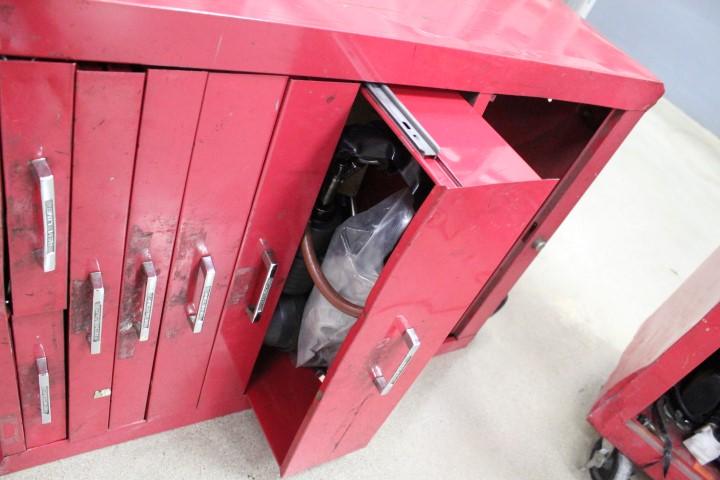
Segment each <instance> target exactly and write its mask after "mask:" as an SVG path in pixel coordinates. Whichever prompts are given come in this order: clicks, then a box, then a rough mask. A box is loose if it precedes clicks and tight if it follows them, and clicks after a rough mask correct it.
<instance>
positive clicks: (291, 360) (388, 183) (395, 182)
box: [248, 89, 555, 473]
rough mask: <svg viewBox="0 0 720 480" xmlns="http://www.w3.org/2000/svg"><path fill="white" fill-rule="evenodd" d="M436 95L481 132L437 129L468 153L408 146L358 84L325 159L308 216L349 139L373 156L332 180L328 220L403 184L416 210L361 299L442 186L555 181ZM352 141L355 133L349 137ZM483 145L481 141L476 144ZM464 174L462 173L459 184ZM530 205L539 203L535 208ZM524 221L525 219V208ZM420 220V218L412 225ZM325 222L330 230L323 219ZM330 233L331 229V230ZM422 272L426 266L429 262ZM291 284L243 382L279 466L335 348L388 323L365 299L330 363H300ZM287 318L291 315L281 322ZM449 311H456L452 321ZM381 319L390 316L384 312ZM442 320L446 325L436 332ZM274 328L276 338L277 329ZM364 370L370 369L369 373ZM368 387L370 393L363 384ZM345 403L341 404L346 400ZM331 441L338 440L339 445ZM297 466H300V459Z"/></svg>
mask: <svg viewBox="0 0 720 480" xmlns="http://www.w3.org/2000/svg"><path fill="white" fill-rule="evenodd" d="M393 90H395V89H393ZM398 91H401V92H402V94H398V96H399V97H401V98H402V99H403V101H406V102H412V98H410V97H411V96H412V95H413V92H410V91H405V90H402V89H398ZM423 95H424V94H423ZM433 95H434V94H432V93H431V94H430V97H431V98H432V97H433ZM425 98H427V97H425ZM437 101H438V102H439V103H438V104H439V105H442V106H443V107H444V108H446V110H445V111H446V113H447V114H448V115H452V116H453V118H455V119H456V120H457V121H458V122H459V124H458V126H459V128H464V129H465V130H466V131H470V132H477V134H478V135H480V136H481V139H482V141H483V142H487V143H486V144H483V143H482V142H479V143H478V144H473V143H472V142H468V141H466V140H464V139H458V138H457V136H455V137H453V135H449V134H447V135H446V134H444V133H443V132H438V137H439V138H440V139H441V140H440V142H441V145H445V146H446V148H447V151H450V150H451V149H450V148H449V147H447V146H448V145H450V144H451V142H456V143H454V144H453V145H455V146H456V148H455V149H453V150H452V151H453V152H455V153H457V152H472V154H473V155H475V157H473V158H470V159H465V158H457V159H456V160H457V161H454V160H453V159H450V160H449V161H447V162H443V159H442V158H441V157H437V156H436V157H433V158H428V157H427V156H424V155H422V154H421V153H420V152H419V151H417V150H416V149H414V147H413V144H412V142H411V141H409V139H408V138H407V137H406V136H404V134H403V130H402V125H398V124H396V123H393V122H392V121H391V120H390V119H389V117H388V115H387V112H386V111H385V110H383V108H382V106H381V105H379V104H378V103H377V102H376V101H375V99H374V98H373V97H372V95H369V94H368V91H367V89H363V90H361V92H360V94H359V95H358V97H357V98H356V101H355V104H354V106H353V108H352V111H351V113H350V115H349V118H348V122H347V127H346V129H345V131H344V134H343V136H342V137H341V140H340V143H339V146H338V149H337V150H336V155H335V158H334V161H333V163H332V164H331V167H330V170H329V172H328V175H327V177H326V180H325V182H324V184H323V187H322V189H321V191H320V193H319V195H318V200H317V201H316V205H315V213H314V215H318V210H320V214H323V212H324V211H323V209H326V208H327V205H324V200H323V199H324V197H325V196H326V195H327V192H328V190H329V189H330V188H334V187H331V185H333V182H334V178H335V177H334V175H336V174H337V172H338V171H339V170H340V169H341V168H346V167H340V166H339V164H340V163H342V162H343V159H342V157H343V152H345V153H346V152H347V151H348V149H349V147H353V148H355V150H354V151H358V150H359V151H362V152H372V153H373V154H374V155H375V157H377V158H375V157H372V155H370V154H368V155H367V157H365V158H364V159H362V161H361V163H363V165H362V166H361V167H360V169H359V170H358V172H361V173H359V174H358V175H359V176H360V179H353V178H351V177H352V176H348V177H347V179H346V180H345V181H344V182H343V185H342V186H341V187H339V188H338V190H337V192H338V193H337V195H336V196H335V203H334V206H333V208H334V209H335V211H336V215H337V216H339V217H340V218H339V219H338V218H335V219H334V221H335V222H336V223H335V224H334V226H336V225H337V224H338V223H339V222H341V221H344V220H345V219H346V218H349V217H350V216H351V215H352V212H353V211H355V212H363V211H366V210H367V209H369V208H371V207H373V206H374V205H377V204H378V203H379V202H380V201H382V200H383V199H385V198H387V197H388V196H389V195H391V194H393V193H395V192H397V191H398V190H401V189H409V191H410V192H411V193H412V204H413V210H414V211H415V212H416V213H415V217H413V219H412V220H411V221H410V224H409V225H408V227H407V229H406V230H405V233H403V235H402V236H401V238H400V240H399V242H398V245H403V247H402V248H401V247H399V246H398V247H396V248H395V249H394V250H392V252H391V253H390V254H389V255H388V256H387V257H386V260H385V267H384V268H383V270H382V271H381V272H380V276H379V278H378V279H377V283H376V284H375V287H373V289H372V291H371V292H370V294H369V296H368V304H367V305H369V304H370V303H371V302H372V301H373V300H376V299H377V298H378V297H379V296H381V295H382V292H381V291H380V290H381V289H382V287H379V286H380V285H383V286H386V285H387V284H388V282H391V281H392V276H390V274H387V273H386V269H387V268H389V267H388V265H391V264H392V265H393V266H396V265H397V263H398V262H399V257H401V256H402V255H405V254H406V253H407V248H408V246H414V245H415V244H414V243H413V241H412V240H411V239H412V236H413V235H415V234H416V233H417V230H418V229H419V228H427V223H425V222H426V220H427V218H428V216H429V214H428V212H429V211H430V210H432V209H433V208H434V203H436V202H437V199H438V198H439V196H440V195H441V192H445V191H448V190H457V191H460V190H463V191H465V190H467V191H475V192H477V191H479V189H483V188H493V187H501V188H506V187H508V186H510V187H509V188H510V190H512V188H515V187H514V186H515V185H517V188H518V189H521V188H523V187H525V186H527V185H533V186H538V185H542V188H543V193H542V195H541V196H542V198H545V197H544V195H546V194H547V193H548V192H549V190H550V189H551V188H552V186H554V184H555V182H554V180H544V179H543V178H542V177H541V176H540V175H538V174H537V173H536V172H535V171H534V170H533V169H532V168H530V167H529V166H528V164H527V163H525V161H524V160H523V159H522V158H521V157H520V156H519V155H517V153H516V152H514V150H513V149H512V148H511V147H510V146H509V145H507V143H506V142H504V141H503V140H502V138H501V137H500V136H499V135H498V134H497V133H496V132H495V131H494V130H493V129H492V128H491V127H489V126H488V125H487V123H486V122H485V121H484V120H483V119H482V117H481V116H480V114H479V113H477V112H476V111H474V110H473V108H472V106H471V105H470V104H469V103H468V102H467V101H465V100H464V99H463V98H462V97H461V96H460V95H459V94H457V93H455V92H448V93H447V94H443V95H441V98H440V99H439V100H437ZM425 112H427V110H425ZM357 132H360V133H363V132H364V135H365V137H363V136H362V135H360V137H361V140H358V138H356V137H355V136H353V135H354V133H357ZM446 133H447V132H446ZM373 135H375V136H376V137H377V138H375V139H374V140H373V142H371V141H370V140H369V138H371V137H372V136H373ZM363 138H364V140H363ZM381 139H382V140H381ZM356 140H357V142H355V144H354V145H353V142H354V141H356ZM476 140H477V138H476ZM463 143H464V144H465V145H463ZM483 145H485V148H484V147H483ZM388 152H390V153H388ZM382 155H386V156H387V157H392V160H390V161H389V162H388V161H387V159H382V158H381V157H382ZM463 160H467V161H468V162H469V161H472V162H474V163H475V165H476V166H477V170H476V172H470V173H468V171H467V170H462V168H461V167H465V166H467V165H469V163H463ZM386 163H388V164H389V165H390V167H389V168H387V166H386V165H385V164H386ZM441 164H442V165H441ZM454 169H456V170H454ZM483 169H484V170H483ZM477 172H481V174H477ZM456 173H457V174H456ZM346 182H347V183H346ZM464 182H467V185H465V184H464ZM343 192H350V193H349V194H346V193H343ZM508 198H509V197H508ZM511 201H512V200H510V202H511ZM430 204H433V205H430ZM537 206H539V204H537V205H536V206H535V207H537ZM461 207H462V204H461V203H460V204H458V209H461ZM535 207H533V208H535ZM503 208H505V206H498V210H497V212H496V215H504V213H502V209H503ZM533 212H534V210H533ZM326 217H332V215H330V214H326ZM527 220H529V217H528V219H527ZM314 221H315V218H311V220H310V223H309V225H310V228H311V229H312V228H313V226H314V224H313V222H314ZM525 221H526V220H523V224H522V225H523V227H518V228H524V222H525ZM421 223H422V225H420V224H421ZM329 229H330V230H332V226H331V227H329ZM519 233H520V230H518V231H517V232H516V233H514V234H513V235H519ZM330 234H332V231H331V232H330ZM329 236H330V235H328V236H327V237H329ZM327 237H326V238H325V239H324V240H322V239H320V241H316V242H315V243H316V245H315V246H316V247H317V248H316V251H317V254H318V256H319V257H320V258H322V256H323V253H324V249H325V248H327V243H328V242H329V241H330V240H329V238H327ZM406 237H409V238H406ZM512 238H513V240H512V241H515V240H514V239H515V237H514V236H513V237H512ZM503 251H504V250H503ZM436 253H438V258H442V257H441V256H440V254H439V252H436ZM425 259H426V262H425V263H427V264H428V265H431V264H432V259H431V258H429V256H426V257H425ZM302 262H303V260H302V258H301V255H300V254H298V255H297V256H296V263H298V264H299V265H302ZM427 271H428V272H430V271H432V268H431V267H430V266H428V268H427ZM395 275H397V271H394V272H393V276H395ZM304 281H305V284H306V285H307V284H309V285H310V288H312V280H311V279H310V278H309V276H307V275H306V276H305V278H304ZM299 283H301V281H300V280H298V278H295V275H294V274H293V272H292V271H291V273H290V274H289V275H288V281H287V283H286V284H285V290H284V294H283V296H282V297H281V299H280V302H279V303H278V308H277V309H276V311H275V314H274V318H273V320H275V321H274V322H271V324H270V328H269V330H268V334H267V336H266V346H265V347H264V348H263V350H262V351H261V354H260V356H259V359H258V361H257V363H256V366H255V370H254V372H253V377H252V379H251V381H250V385H249V388H248V395H249V398H250V401H251V403H252V405H253V408H254V409H255V411H256V414H257V416H258V418H259V420H260V423H261V425H262V427H263V429H264V430H265V433H266V436H267V438H268V441H269V443H270V446H271V448H272V450H273V452H274V454H275V456H276V458H277V460H278V463H280V464H281V470H282V471H283V472H284V473H290V472H295V471H297V469H296V467H295V466H289V462H291V461H292V456H293V454H294V452H296V451H297V449H298V448H301V446H300V443H301V441H302V440H301V439H300V437H301V436H302V435H303V434H304V432H305V431H306V429H307V427H308V423H309V422H311V421H312V420H313V416H314V415H316V414H317V411H318V407H317V405H318V402H320V401H321V400H322V398H323V397H324V396H325V395H326V394H327V392H328V385H330V384H331V383H332V382H333V381H336V382H342V380H337V379H338V378H339V377H342V376H343V375H341V374H340V373H339V372H340V371H341V370H343V369H344V365H343V364H344V363H345V362H346V360H347V359H348V357H349V356H350V354H347V355H344V354H346V353H347V352H348V350H349V349H350V347H349V345H348V342H353V341H357V338H359V336H360V335H359V331H360V330H362V329H368V328H373V329H375V330H382V329H383V328H388V327H387V326H385V327H384V326H377V325H369V323H370V322H384V321H385V320H384V319H382V318H381V317H382V316H377V318H376V317H373V316H372V314H371V313H369V312H368V311H367V306H366V307H365V309H364V310H363V313H362V314H361V315H360V317H359V320H358V321H357V322H355V323H354V324H353V326H352V327H351V328H350V331H349V333H348V337H347V340H346V341H345V342H344V343H343V344H342V345H341V346H340V347H339V353H338V354H337V357H335V359H334V360H332V361H331V362H330V363H329V365H315V364H312V365H310V366H309V367H297V366H296V364H297V360H298V354H297V340H296V335H297V329H299V328H300V326H299V325H300V323H301V321H300V318H302V313H303V310H304V309H305V308H306V305H307V304H306V303H305V302H306V299H307V296H308V295H309V293H308V292H309V290H308V291H307V292H305V293H304V294H302V295H299V294H298V292H297V288H296V287H297V286H298V284H299ZM300 290H302V289H300ZM288 291H293V294H292V295H291V294H288ZM475 292H476V290H475ZM417 295H418V297H417V302H422V300H423V295H424V294H423V293H422V292H418V293H417ZM466 306H467V305H465V307H466ZM462 311H464V310H458V316H457V318H459V315H460V314H461V313H462ZM278 318H281V320H282V321H284V322H285V324H284V325H285V327H286V328H280V327H279V326H278V325H277V323H276V321H277V319H278ZM288 318H292V319H293V320H292V321H288ZM457 318H455V321H456V320H457ZM430 322H432V320H430ZM442 323H443V322H442V321H441V320H440V319H438V320H437V328H438V330H437V332H435V334H436V335H437V336H438V337H437V338H438V339H439V340H438V345H439V343H441V342H442V340H443V339H444V338H445V337H446V336H447V334H448V333H449V332H450V329H451V328H452V326H453V325H454V323H449V324H448V325H447V326H446V327H445V326H444V325H443V324H442ZM389 324H390V321H389V320H388V325H389ZM293 328H294V329H295V330H293ZM444 328H446V330H447V331H444V330H443V329H444ZM283 335H285V337H284V338H280V337H282V336H283ZM388 342H389V345H390V347H391V348H389V351H390V353H388V354H387V355H385V356H384V358H383V361H384V362H385V364H386V365H387V370H391V369H393V366H395V368H399V369H400V370H402V368H403V367H401V365H402V362H403V352H404V349H403V338H402V336H399V335H398V336H395V337H394V338H392V339H390V340H388ZM430 345H432V341H430V343H429V345H428V347H427V348H432V347H431V346H430ZM435 348H437V346H436V347H435ZM433 353H434V351H433ZM430 356H431V355H430ZM418 368H419V367H418ZM368 377H370V375H369V374H368ZM408 381H410V380H408ZM336 388H339V389H342V388H343V387H342V386H336ZM352 388H354V387H353V386H348V389H350V390H351V389H352ZM373 390H374V388H373ZM370 395H373V394H372V392H371V393H370ZM398 400H399V398H395V399H393V400H392V402H397V401H398ZM348 408H350V407H349V406H348ZM382 420H383V418H381V419H380V421H382ZM327 422H329V423H328V426H327V427H328V429H330V430H332V429H337V428H341V427H339V426H337V425H333V424H332V422H333V420H332V419H328V420H327ZM372 428H373V427H369V430H372ZM340 450H342V448H340V449H339V450H338V452H340ZM325 453H326V454H327V455H328V456H329V457H330V458H332V457H333V456H337V454H336V453H335V452H325ZM304 467H307V465H305V466H304Z"/></svg>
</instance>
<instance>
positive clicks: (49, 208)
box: [30, 158, 57, 272]
mask: <svg viewBox="0 0 720 480" xmlns="http://www.w3.org/2000/svg"><path fill="white" fill-rule="evenodd" d="M30 163H31V164H32V167H33V170H34V171H35V176H36V177H37V179H38V186H39V188H40V203H41V209H42V219H43V251H42V265H43V272H52V271H53V270H55V250H56V244H57V242H56V240H57V238H56V236H57V228H56V226H55V223H56V221H55V178H54V177H53V174H52V171H51V170H50V166H49V165H48V163H47V159H46V158H38V159H35V160H33V161H32V162H30Z"/></svg>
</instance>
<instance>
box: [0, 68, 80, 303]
mask: <svg viewBox="0 0 720 480" xmlns="http://www.w3.org/2000/svg"><path fill="white" fill-rule="evenodd" d="M74 77H75V66H74V64H68V63H45V62H23V61H9V62H8V61H5V62H0V117H1V118H0V122H2V153H3V155H2V157H3V159H2V161H3V174H4V182H5V198H6V202H5V203H6V221H7V231H8V246H7V247H8V254H9V255H8V259H7V262H8V264H9V270H10V282H11V285H12V292H11V296H12V311H13V314H15V315H31V314H37V313H42V312H55V311H60V310H63V309H64V308H65V307H66V305H67V248H68V210H69V198H70V163H71V162H70V157H71V152H72V148H71V137H72V122H73V91H74Z"/></svg>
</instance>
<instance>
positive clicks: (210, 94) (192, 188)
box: [148, 74, 287, 418]
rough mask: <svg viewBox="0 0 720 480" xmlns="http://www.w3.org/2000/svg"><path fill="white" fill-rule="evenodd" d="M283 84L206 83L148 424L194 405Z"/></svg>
mask: <svg viewBox="0 0 720 480" xmlns="http://www.w3.org/2000/svg"><path fill="white" fill-rule="evenodd" d="M286 81H287V79H286V78H285V77H274V76H260V75H234V74H210V75H209V77H208V81H207V86H206V89H205V96H204V100H203V106H202V112H201V114H200V121H199V124H198V131H197V134H196V138H195V147H194V150H193V155H192V159H191V163H190V171H189V174H188V180H187V185H186V188H185V196H184V199H183V206H182V212H181V214H180V224H179V225H180V226H179V228H178V233H177V239H176V241H175V246H174V253H173V260H172V266H171V269H170V274H169V279H170V280H169V282H168V288H167V293H166V301H165V305H164V307H163V317H162V325H161V330H160V339H159V341H158V348H157V355H156V360H155V367H154V371H153V380H152V389H151V393H150V401H149V405H148V417H149V418H152V417H155V416H161V415H167V414H172V413H174V412H178V411H185V410H187V409H190V408H195V407H196V406H197V403H198V400H199V397H200V390H201V387H202V383H203V379H204V376H205V371H206V368H207V364H208V359H209V357H210V351H211V349H212V344H213V341H214V339H215V333H216V331H217V325H218V321H219V317H220V312H221V309H222V306H223V304H224V302H225V295H226V293H227V289H228V286H229V284H230V279H231V276H232V271H233V266H234V264H235V261H236V257H237V253H238V249H239V247H240V243H241V240H242V237H243V233H244V230H245V226H246V222H247V218H248V215H249V212H250V206H251V203H252V198H253V195H254V193H255V190H256V187H257V183H258V180H259V176H260V172H261V169H262V165H263V162H264V160H265V155H266V153H267V148H268V144H269V141H270V136H271V134H272V131H273V127H274V125H275V119H276V116H277V111H278V107H279V105H280V103H281V101H282V95H283V92H284V90H285V85H286Z"/></svg>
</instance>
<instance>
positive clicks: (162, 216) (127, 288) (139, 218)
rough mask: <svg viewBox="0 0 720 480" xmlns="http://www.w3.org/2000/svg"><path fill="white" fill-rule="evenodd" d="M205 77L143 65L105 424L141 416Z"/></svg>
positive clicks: (114, 425)
mask: <svg viewBox="0 0 720 480" xmlns="http://www.w3.org/2000/svg"><path fill="white" fill-rule="evenodd" d="M206 81H207V73H205V72H188V71H178V70H150V71H148V73H147V80H146V84H145V97H144V101H143V112H142V123H141V128H140V136H139V140H138V149H137V157H136V160H135V174H134V177H133V187H132V199H131V201H130V218H129V219H128V232H127V241H126V246H125V266H124V268H123V284H122V292H121V302H120V313H119V319H118V322H119V324H118V338H117V350H116V354H115V368H114V372H113V385H112V398H111V403H110V428H118V427H122V426H124V425H128V424H130V423H133V422H138V421H141V420H143V419H144V418H145V409H146V407H147V398H148V391H149V390H150V376H151V374H152V367H153V360H154V359H155V348H156V346H157V339H158V332H159V331H160V317H161V315H162V311H163V299H164V298H165V288H166V286H167V281H168V271H169V270H170V259H171V256H172V251H173V245H174V242H175V233H176V231H177V223H178V215H179V214H180V206H181V204H182V197H183V190H184V189H185V180H186V178H187V171H188V166H189V164H190V155H191V154H192V147H193V143H194V140H195V130H196V128H197V122H198V117H199V115H200V105H201V103H202V98H203V93H204V91H205V83H206ZM147 259H150V260H152V262H153V265H154V267H155V271H156V274H157V285H156V289H155V300H154V305H153V309H152V316H151V318H150V332H149V336H148V339H147V341H143V342H140V341H138V340H139V334H138V329H137V328H136V325H137V324H138V323H139V322H140V321H141V316H142V308H143V300H144V285H145V281H146V276H145V274H144V271H143V267H142V264H143V262H145V261H147Z"/></svg>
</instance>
